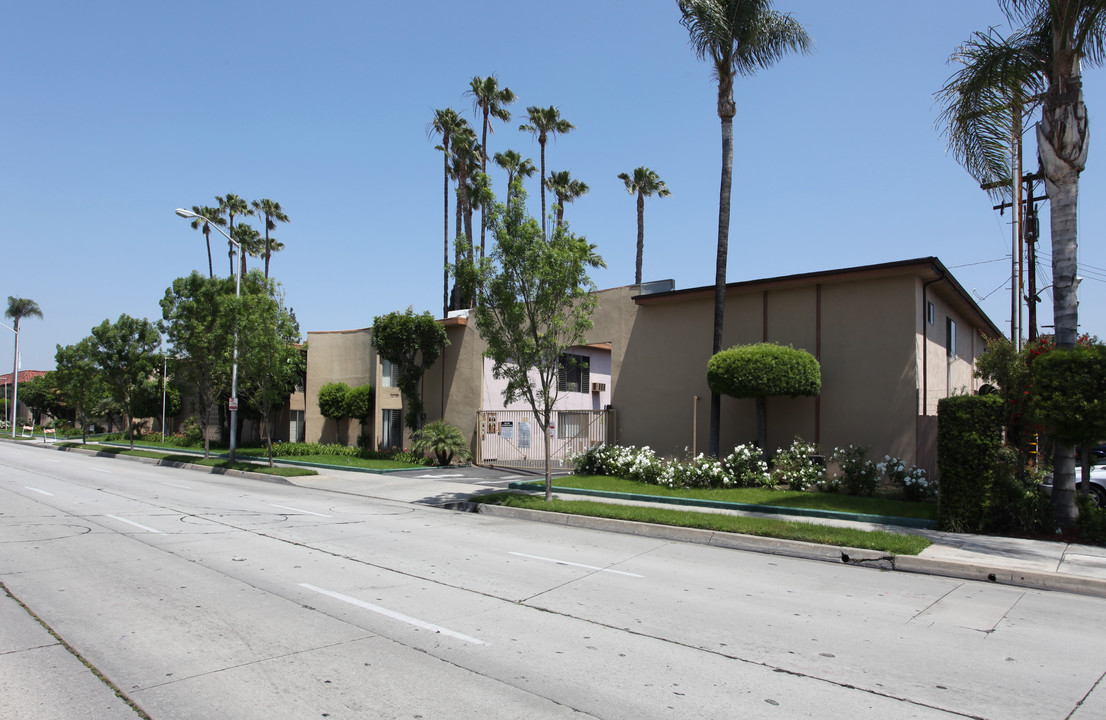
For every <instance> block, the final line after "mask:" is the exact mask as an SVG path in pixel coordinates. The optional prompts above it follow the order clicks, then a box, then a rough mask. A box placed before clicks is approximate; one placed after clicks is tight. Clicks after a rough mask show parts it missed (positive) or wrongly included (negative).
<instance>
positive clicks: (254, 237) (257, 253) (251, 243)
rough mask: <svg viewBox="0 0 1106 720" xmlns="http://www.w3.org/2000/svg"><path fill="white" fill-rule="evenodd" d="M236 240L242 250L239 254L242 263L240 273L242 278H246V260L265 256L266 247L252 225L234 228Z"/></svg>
mask: <svg viewBox="0 0 1106 720" xmlns="http://www.w3.org/2000/svg"><path fill="white" fill-rule="evenodd" d="M234 240H235V242H237V243H238V246H239V247H241V248H242V252H240V253H239V254H238V256H239V258H240V261H241V262H240V263H239V267H238V272H239V273H241V275H242V277H246V258H247V257H256V258H259V257H261V256H262V255H263V254H264V248H265V246H264V245H263V244H262V241H261V233H260V232H258V231H257V230H256V229H255V228H254V227H253V226H252V225H247V224H246V223H239V224H238V227H236V228H234Z"/></svg>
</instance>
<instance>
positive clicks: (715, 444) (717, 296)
mask: <svg viewBox="0 0 1106 720" xmlns="http://www.w3.org/2000/svg"><path fill="white" fill-rule="evenodd" d="M720 94H721V93H720ZM721 106H722V102H721V100H720V101H719V108H720V109H721ZM731 106H732V100H731ZM720 114H721V113H720ZM732 182H733V114H732V110H731V114H722V180H721V182H720V186H719V190H718V259H717V262H716V264H715V270H714V342H713V344H712V345H711V348H712V351H711V355H712V356H713V355H717V354H718V353H720V352H722V325H723V321H724V316H725V311H726V260H727V257H728V254H729V242H730V187H731V185H732ZM721 415H722V398H721V397H720V396H719V395H718V393H716V392H713V391H712V392H711V394H710V439H709V443H710V444H709V446H708V450H709V453H710V455H711V457H719V442H720V439H719V438H720V434H721V433H720V425H721Z"/></svg>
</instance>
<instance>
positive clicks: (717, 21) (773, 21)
mask: <svg viewBox="0 0 1106 720" xmlns="http://www.w3.org/2000/svg"><path fill="white" fill-rule="evenodd" d="M679 6H680V13H681V15H682V18H681V23H682V24H683V26H684V27H685V28H687V31H688V33H689V34H690V36H691V46H692V47H693V48H694V49H695V54H696V55H698V56H699V59H701V60H706V61H709V62H711V63H712V64H713V65H714V74H715V77H716V78H717V79H718V117H719V119H720V120H721V121H722V180H721V184H720V187H719V192H718V258H717V262H716V264H715V275H714V342H713V345H712V348H713V349H712V351H711V352H712V354H717V353H719V352H721V351H722V326H723V321H724V313H725V309H726V261H727V257H728V254H729V237H730V188H731V186H732V184H733V118H734V115H736V114H737V106H736V105H735V103H734V96H733V84H734V78H736V77H737V75H738V74H741V75H753V74H755V73H756V71H757V69H758V68H767V67H769V66H771V65H772V64H774V63H775V62H776V61H777V60H779V59H781V58H782V57H783V56H784V55H785V54H787V53H788V52H791V51H803V52H806V51H807V50H808V49H809V48H810V46H811V40H810V37H809V36H808V35H807V34H806V31H805V30H804V29H803V27H802V26H801V25H800V24H799V23H798V22H796V21H795V20H794V19H793V18H792V17H791V16H790V15H786V14H783V13H778V12H776V11H775V10H773V9H772V1H771V0H679ZM721 403H722V400H721V396H720V395H719V394H718V393H716V392H712V393H711V398H710V438H709V442H708V445H709V452H710V454H711V455H713V456H715V457H718V443H719V424H720V422H721V418H720V415H721V408H722V405H721Z"/></svg>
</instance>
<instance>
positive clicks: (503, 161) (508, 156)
mask: <svg viewBox="0 0 1106 720" xmlns="http://www.w3.org/2000/svg"><path fill="white" fill-rule="evenodd" d="M492 159H493V160H495V164H496V165H498V166H499V167H501V168H503V169H504V170H506V171H507V209H508V210H510V208H511V192H512V191H511V187H512V186H513V185H514V184H515V178H516V177H517V178H528V177H533V175H534V173H536V172H537V171H538V169H537V168H536V167H535V166H534V161H533V160H531V159H530V158H526V159H525V160H523V159H522V155H521V154H519V153H518V152H517V151H515V150H508V151H507V152H502V153H496V154H495V157H494V158H492Z"/></svg>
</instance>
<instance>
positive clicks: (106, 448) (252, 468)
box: [62, 443, 319, 477]
mask: <svg viewBox="0 0 1106 720" xmlns="http://www.w3.org/2000/svg"><path fill="white" fill-rule="evenodd" d="M62 447H67V448H69V447H74V448H80V447H83V448H85V449H86V450H95V451H96V452H100V453H108V454H111V455H130V456H132V457H144V458H152V459H154V460H166V461H168V462H179V463H190V464H192V465H203V466H205V467H217V468H225V469H227V470H241V471H244V472H252V473H261V474H262V475H275V476H277V477H298V476H302V475H318V474H319V473H317V472H315V471H314V470H312V469H310V468H302V467H272V468H271V467H269V466H268V465H260V464H258V463H249V462H235V463H233V464H232V463H231V462H230V461H229V460H226V459H225V458H208V459H206V460H205V459H203V458H202V457H196V456H195V455H181V454H174V453H164V452H154V451H153V450H138V449H135V450H129V449H127V448H120V447H113V446H111V445H94V444H91V443H90V444H88V445H80V444H78V443H64V444H62Z"/></svg>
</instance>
